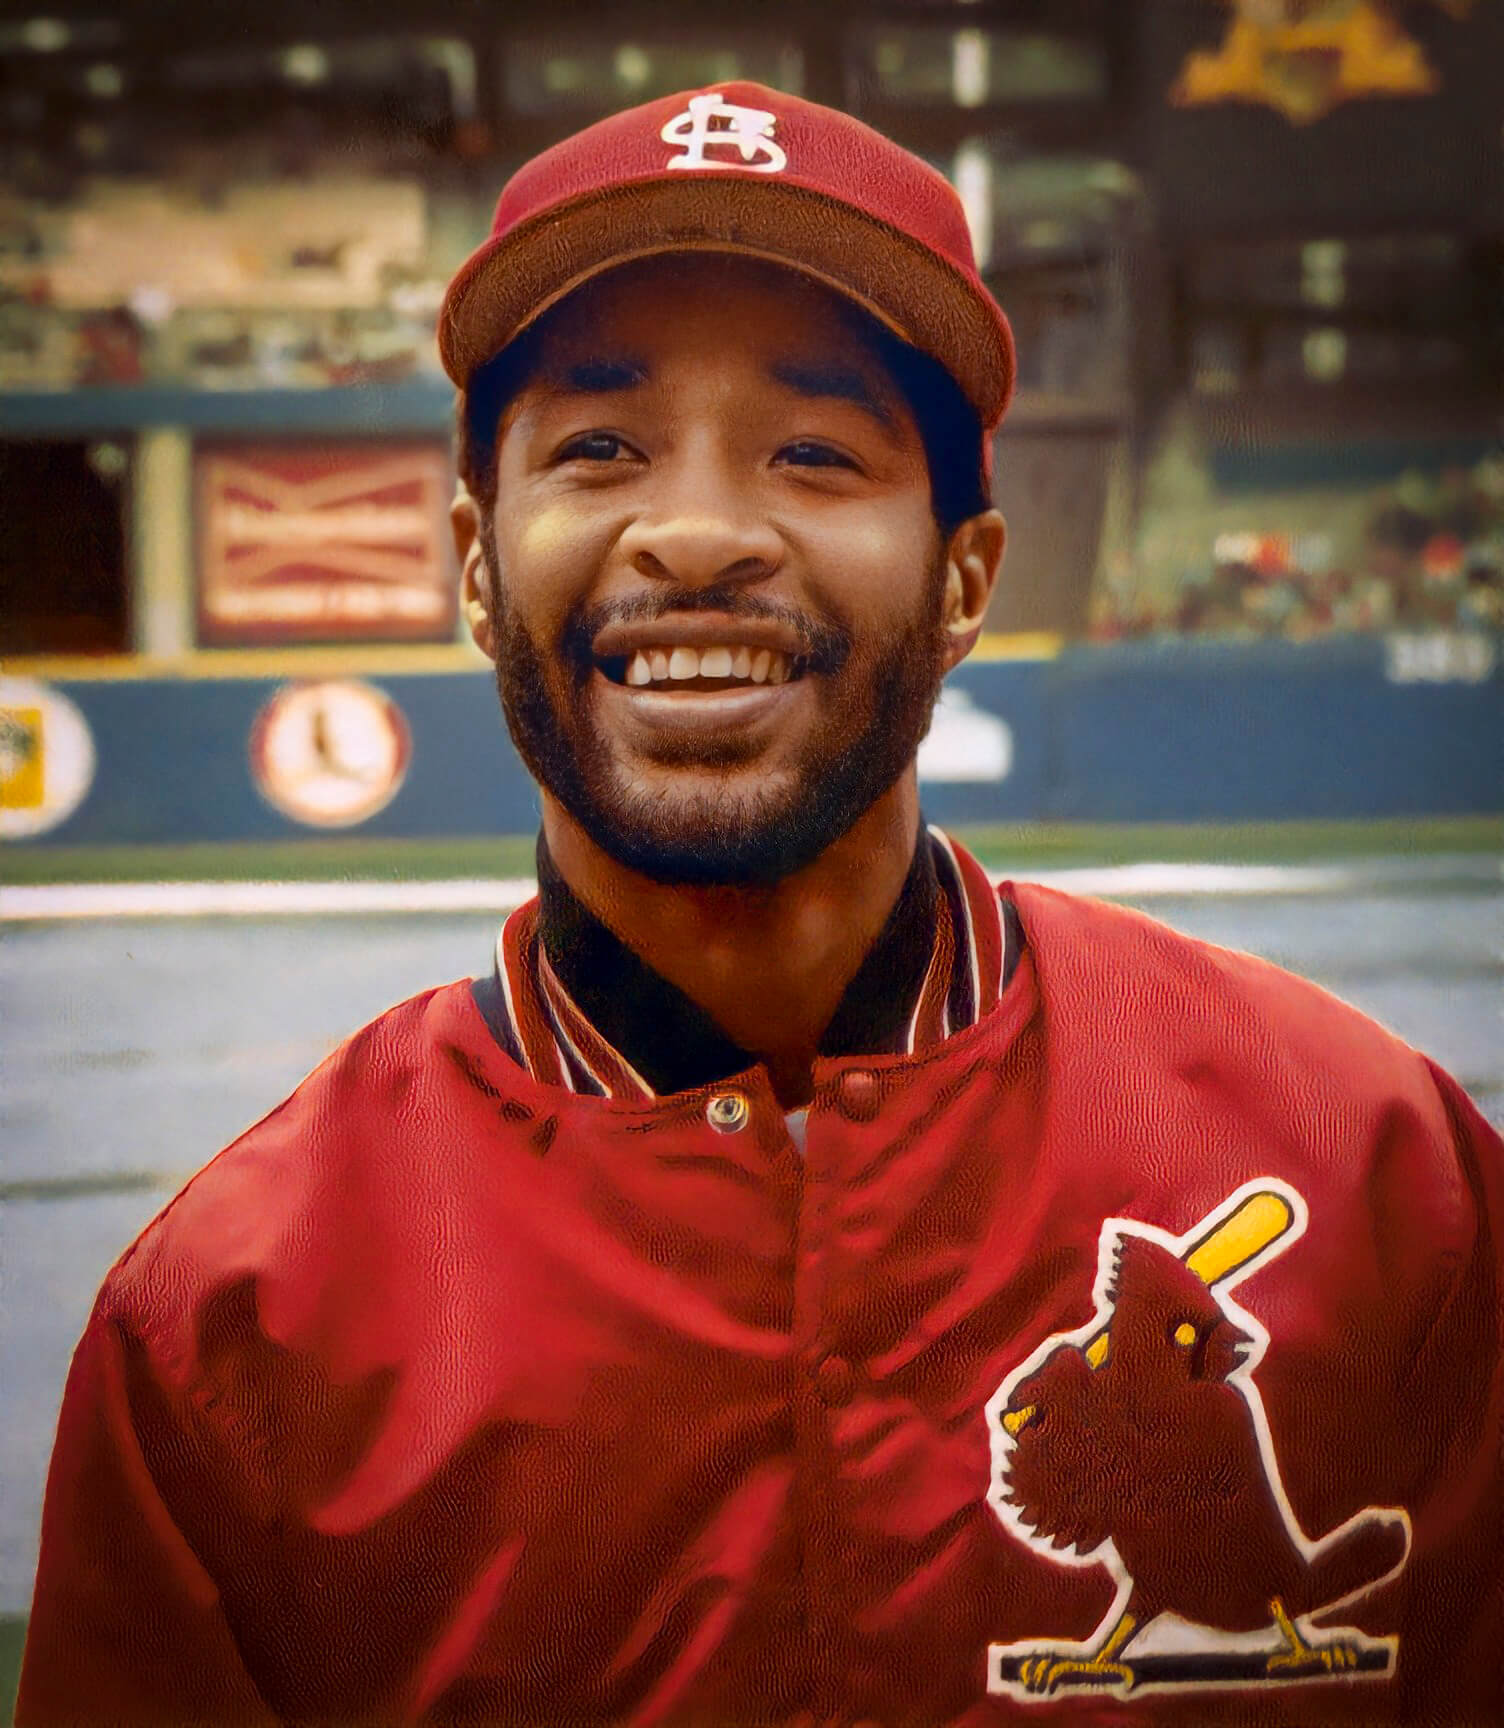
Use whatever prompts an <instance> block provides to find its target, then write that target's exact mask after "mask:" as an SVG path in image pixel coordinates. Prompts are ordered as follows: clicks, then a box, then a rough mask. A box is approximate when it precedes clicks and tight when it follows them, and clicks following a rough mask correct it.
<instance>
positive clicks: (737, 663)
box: [622, 645, 794, 690]
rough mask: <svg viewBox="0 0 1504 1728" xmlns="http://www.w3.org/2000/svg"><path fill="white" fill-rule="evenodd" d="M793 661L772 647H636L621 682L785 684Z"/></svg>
mask: <svg viewBox="0 0 1504 1728" xmlns="http://www.w3.org/2000/svg"><path fill="white" fill-rule="evenodd" d="M793 675H794V662H793V661H792V659H790V657H789V656H788V655H787V654H781V653H779V652H778V650H777V649H775V648H758V649H752V648H749V647H746V646H745V645H743V646H741V647H738V648H730V647H721V646H716V647H713V648H704V649H696V648H685V647H683V646H680V647H677V648H639V649H637V650H636V651H635V652H634V653H632V654H631V656H630V657H629V658H628V660H627V665H626V670H625V672H624V673H623V674H622V682H623V683H624V684H628V685H630V686H632V688H634V689H638V690H640V689H642V688H644V687H645V686H646V685H649V684H669V683H674V684H679V683H688V682H689V680H690V679H693V678H741V679H746V680H749V681H750V682H751V683H753V684H787V683H788V681H789V679H790V678H792V677H793Z"/></svg>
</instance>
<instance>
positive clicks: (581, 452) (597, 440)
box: [559, 432, 630, 462]
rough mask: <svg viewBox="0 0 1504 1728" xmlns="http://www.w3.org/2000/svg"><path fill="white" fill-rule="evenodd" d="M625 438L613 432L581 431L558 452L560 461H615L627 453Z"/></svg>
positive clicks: (628, 452)
mask: <svg viewBox="0 0 1504 1728" xmlns="http://www.w3.org/2000/svg"><path fill="white" fill-rule="evenodd" d="M629 454H630V451H629V450H628V448H627V443H626V440H625V439H623V438H618V437H617V436H616V434H615V433H614V432H582V433H581V434H580V436H579V437H578V438H571V439H570V440H569V442H568V443H567V444H566V445H565V446H564V447H563V449H562V450H560V452H559V459H560V461H562V462H615V461H616V460H617V459H618V458H619V457H622V456H625V455H629Z"/></svg>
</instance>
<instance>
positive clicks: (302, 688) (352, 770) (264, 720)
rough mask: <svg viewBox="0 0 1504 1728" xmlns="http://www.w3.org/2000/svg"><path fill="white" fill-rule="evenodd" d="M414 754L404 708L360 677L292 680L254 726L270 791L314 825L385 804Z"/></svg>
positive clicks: (261, 779) (348, 822)
mask: <svg viewBox="0 0 1504 1728" xmlns="http://www.w3.org/2000/svg"><path fill="white" fill-rule="evenodd" d="M411 755H412V734H411V733H410V732H409V731H408V727H407V721H406V720H405V719H404V718H403V714H402V710H401V709H400V708H399V707H398V706H397V704H396V703H395V702H393V701H392V699H391V697H390V696H388V695H387V694H386V693H385V691H382V690H378V689H376V688H375V686H374V685H371V684H365V683H361V682H358V681H357V680H354V679H348V680H337V681H336V680H327V681H323V682H320V683H307V684H284V685H283V686H282V688H281V689H280V690H278V691H276V692H275V693H274V694H273V695H272V696H271V697H270V698H269V699H268V700H267V702H266V703H265V704H264V706H263V707H262V709H261V712H260V713H259V714H257V716H256V723H255V725H254V726H253V727H252V728H251V773H252V774H253V775H254V776H255V780H256V785H257V787H258V788H259V790H260V792H261V795H262V797H263V798H265V799H266V801H267V803H268V804H270V805H272V807H273V808H274V809H277V810H280V811H281V812H282V814H283V815H284V816H290V817H291V818H292V819H293V821H294V822H303V823H306V824H307V825H308V826H309V827H311V828H353V827H354V826H355V824H356V823H358V822H364V821H365V820H366V819H367V818H368V817H370V816H374V815H375V814H376V812H377V811H378V810H384V809H385V808H386V806H387V805H388V804H390V803H391V801H392V799H393V798H394V797H396V795H397V789H398V787H400V786H401V784H402V779H403V776H404V775H405V774H406V773H407V764H408V758H409V757H410V756H411Z"/></svg>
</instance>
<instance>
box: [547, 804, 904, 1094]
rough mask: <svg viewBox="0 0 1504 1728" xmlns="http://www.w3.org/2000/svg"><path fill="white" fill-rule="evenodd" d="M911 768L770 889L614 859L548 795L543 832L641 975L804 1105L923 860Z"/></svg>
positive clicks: (583, 898)
mask: <svg viewBox="0 0 1504 1728" xmlns="http://www.w3.org/2000/svg"><path fill="white" fill-rule="evenodd" d="M918 822H919V800H918V789H917V785H916V783H915V777H914V774H913V771H912V770H910V772H909V773H908V774H906V775H905V776H904V777H903V778H901V779H900V780H899V781H898V783H897V784H896V785H895V786H894V787H893V788H892V790H891V791H889V792H888V793H887V794H886V795H885V796H884V797H882V798H880V799H879V800H878V802H877V803H876V804H874V805H873V806H872V808H871V809H870V810H868V811H867V812H866V814H865V815H863V816H862V817H861V818H859V820H858V821H857V822H856V824H855V825H854V826H853V827H852V828H851V829H850V830H849V831H848V832H847V833H846V834H844V835H842V836H841V838H840V839H839V840H837V841H836V842H835V844H834V845H832V846H830V847H828V848H827V849H826V850H825V851H824V852H822V853H821V854H820V856H819V857H818V858H816V859H815V860H814V862H813V863H812V864H809V865H807V866H806V867H805V868H804V869H803V870H800V871H799V872H797V873H796V874H795V875H792V876H788V877H786V878H784V880H783V881H781V882H778V883H775V884H772V885H770V886H767V887H757V888H686V887H677V886H668V885H665V884H663V883H660V882H654V881H651V880H650V879H649V878H647V877H645V876H642V875H640V874H639V873H638V872H637V871H635V870H629V869H627V868H625V867H624V866H623V865H621V864H619V863H617V862H616V860H615V859H614V858H611V857H609V856H608V855H607V854H606V853H605V852H603V851H602V850H601V849H600V847H599V846H597V845H596V844H595V842H594V841H592V840H591V839H590V838H589V836H588V835H586V834H585V832H584V830H583V829H581V828H580V826H579V825H578V823H576V822H575V821H574V819H573V818H572V817H571V816H569V815H568V813H567V812H566V811H564V810H563V809H562V807H561V806H559V805H558V804H557V803H555V801H554V800H553V799H552V798H551V797H549V796H548V795H547V794H546V793H545V794H544V798H543V834H544V840H545V842H546V844H547V846H548V851H549V855H550V857H551V858H552V860H553V863H554V865H555V867H556V868H557V869H558V871H559V873H560V875H561V876H562V877H563V878H564V881H565V882H566V883H567V884H568V886H569V888H570V890H571V892H572V893H573V894H574V895H575V896H576V898H577V899H578V900H580V902H581V903H582V904H583V905H584V906H585V907H587V908H588V909H589V910H590V911H591V912H593V913H594V914H595V916H596V917H597V918H599V919H600V920H601V922H602V923H603V924H605V925H606V926H607V927H608V928H609V929H610V930H612V931H614V932H615V934H616V935H617V937H619V938H620V940H621V941H622V942H624V943H625V944H626V946H627V947H628V948H630V949H631V950H632V951H633V953H635V954H636V955H637V956H638V958H639V959H640V960H642V961H643V962H644V964H646V965H648V966H650V967H652V969H653V970H654V971H655V972H657V973H659V974H660V975H661V976H662V977H664V978H666V979H667V980H668V981H669V982H670V983H671V984H673V985H675V986H676V987H677V988H678V989H679V990H681V991H683V993H684V994H685V995H686V996H688V997H689V998H690V1000H691V1001H693V1002H695V1003H697V1004H698V1005H699V1006H700V1007H701V1008H703V1009H704V1011H705V1012H706V1013H707V1014H708V1015H709V1016H710V1018H711V1019H712V1020H714V1021H715V1023H716V1024H717V1025H718V1026H719V1027H720V1028H721V1029H722V1030H723V1031H724V1032H725V1033H726V1035H727V1036H728V1037H729V1038H731V1039H732V1040H733V1041H734V1042H735V1043H736V1044H738V1045H740V1046H741V1047H742V1048H743V1049H744V1050H747V1051H749V1052H750V1053H751V1054H753V1055H755V1056H756V1057H757V1058H758V1059H759V1060H760V1061H762V1062H763V1063H764V1065H765V1066H766V1067H767V1069H768V1071H769V1075H770V1077H771V1079H772V1081H773V1085H774V1088H775V1090H776V1091H777V1093H778V1095H779V1097H780V1098H781V1099H782V1100H783V1101H784V1102H785V1103H786V1104H789V1105H793V1104H799V1103H804V1102H807V1100H808V1098H809V1095H810V1072H811V1069H812V1066H813V1063H814V1059H815V1052H816V1049H817V1047H818V1045H819V1041H820V1035H821V1033H822V1032H823V1031H824V1030H825V1028H826V1026H827V1025H828V1024H829V1022H830V1019H831V1016H832V1015H833V1014H834V1013H835V1011H836V1008H837V1006H838V1005H839V1003H840V1001H841V998H842V996H843V994H844V992H845V990H846V987H847V985H848V984H849V983H850V982H851V980H852V978H853V977H854V976H855V974H856V972H857V969H858V967H860V965H861V963H862V960H863V958H864V957H865V955H866V954H867V951H868V950H869V949H870V948H871V946H872V944H873V943H874V942H875V941H876V940H877V937H878V935H879V933H880V932H881V931H882V928H883V925H884V923H885V921H886V920H887V917H888V915H889V913H890V912H891V911H892V910H893V906H894V904H895V902H896V901H897V899H898V896H899V893H900V891H901V889H902V887H903V884H904V879H905V877H906V876H907V874H908V870H909V866H910V863H911V862H912V860H913V855H914V842H915V836H916V833H917V831H918Z"/></svg>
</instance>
